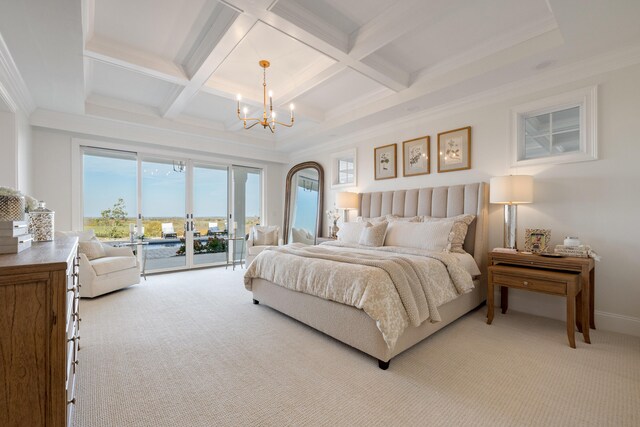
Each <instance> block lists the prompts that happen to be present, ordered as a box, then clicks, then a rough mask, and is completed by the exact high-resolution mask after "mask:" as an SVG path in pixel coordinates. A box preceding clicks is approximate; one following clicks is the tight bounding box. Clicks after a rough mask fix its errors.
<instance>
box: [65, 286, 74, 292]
mask: <svg viewBox="0 0 640 427" xmlns="http://www.w3.org/2000/svg"><path fill="white" fill-rule="evenodd" d="M75 291H76V287H75V286H73V287H71V288H67V292H75Z"/></svg>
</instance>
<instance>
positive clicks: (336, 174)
mask: <svg viewBox="0 0 640 427" xmlns="http://www.w3.org/2000/svg"><path fill="white" fill-rule="evenodd" d="M356 154H357V152H356V149H355V148H352V149H350V150H345V151H341V152H339V153H334V154H332V155H331V188H348V187H356V186H357V185H358V162H357V156H356ZM345 159H352V160H353V182H346V183H340V169H339V164H340V160H345Z"/></svg>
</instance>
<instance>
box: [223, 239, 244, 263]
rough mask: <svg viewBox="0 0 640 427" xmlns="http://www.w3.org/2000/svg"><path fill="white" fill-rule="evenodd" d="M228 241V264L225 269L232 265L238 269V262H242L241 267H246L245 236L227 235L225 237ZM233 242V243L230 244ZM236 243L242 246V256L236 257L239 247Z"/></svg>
mask: <svg viewBox="0 0 640 427" xmlns="http://www.w3.org/2000/svg"><path fill="white" fill-rule="evenodd" d="M225 240H226V241H227V265H226V266H225V269H226V268H228V267H229V266H230V265H231V266H232V267H233V269H234V270H235V269H236V264H240V267H241V268H242V267H244V237H227V238H225ZM231 242H233V243H232V244H230V243H231ZM236 245H239V248H240V258H237V259H236V254H237V253H238V248H237V247H236ZM229 251H231V257H229Z"/></svg>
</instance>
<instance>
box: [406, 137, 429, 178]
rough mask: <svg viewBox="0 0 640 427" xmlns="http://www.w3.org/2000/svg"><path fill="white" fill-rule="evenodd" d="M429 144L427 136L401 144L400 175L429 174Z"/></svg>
mask: <svg viewBox="0 0 640 427" xmlns="http://www.w3.org/2000/svg"><path fill="white" fill-rule="evenodd" d="M430 152H431V142H430V140H429V137H428V136H423V137H422V138H416V139H410V140H408V141H404V142H403V143H402V175H403V176H414V175H426V174H428V173H430V172H431V168H430V166H429V164H430V163H431V162H430V161H429V153H430Z"/></svg>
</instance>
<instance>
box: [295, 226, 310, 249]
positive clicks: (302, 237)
mask: <svg viewBox="0 0 640 427" xmlns="http://www.w3.org/2000/svg"><path fill="white" fill-rule="evenodd" d="M291 243H304V244H305V245H313V244H314V238H313V234H311V233H310V232H309V231H307V230H305V229H304V228H295V227H292V228H291Z"/></svg>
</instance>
